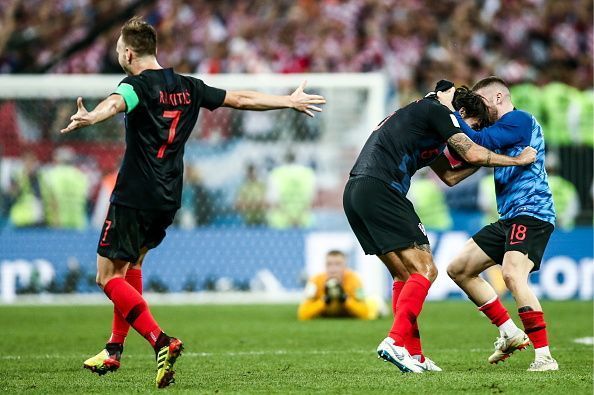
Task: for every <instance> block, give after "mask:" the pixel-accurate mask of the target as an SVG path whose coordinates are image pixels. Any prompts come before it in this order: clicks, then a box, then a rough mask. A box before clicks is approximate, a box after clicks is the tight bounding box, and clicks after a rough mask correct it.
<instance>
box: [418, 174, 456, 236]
mask: <svg viewBox="0 0 594 395" xmlns="http://www.w3.org/2000/svg"><path fill="white" fill-rule="evenodd" d="M406 196H407V198H408V199H409V200H410V201H411V202H412V203H413V204H414V206H415V210H416V211H417V214H418V215H419V218H420V219H421V222H422V223H423V226H424V227H425V228H426V229H427V230H436V231H445V230H449V229H451V228H452V225H453V221H452V216H451V215H450V209H449V208H448V205H447V203H446V197H445V193H444V192H443V191H442V190H441V188H440V187H439V185H437V182H436V181H435V180H434V179H433V178H431V177H430V175H429V168H428V167H426V168H423V169H420V170H419V171H418V172H417V174H416V175H415V178H414V180H413V181H412V182H411V183H410V189H409V190H408V194H407V195H406Z"/></svg>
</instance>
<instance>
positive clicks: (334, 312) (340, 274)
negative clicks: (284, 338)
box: [297, 250, 379, 320]
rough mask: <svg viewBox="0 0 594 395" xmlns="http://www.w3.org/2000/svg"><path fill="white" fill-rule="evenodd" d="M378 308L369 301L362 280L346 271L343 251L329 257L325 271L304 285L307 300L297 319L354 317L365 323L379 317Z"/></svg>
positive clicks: (327, 255) (350, 271) (298, 312)
mask: <svg viewBox="0 0 594 395" xmlns="http://www.w3.org/2000/svg"><path fill="white" fill-rule="evenodd" d="M378 314H379V305H378V304H377V302H375V301H373V300H370V299H366V298H365V296H364V293H363V284H362V283H361V279H360V278H359V276H358V275H357V273H355V272H354V271H352V270H349V269H348V268H347V258H346V255H345V254H344V253H343V252H342V251H338V250H332V251H329V252H328V253H327V254H326V271H325V272H324V273H320V274H317V275H315V276H313V277H311V278H310V279H309V280H308V282H307V285H306V286H305V300H304V301H303V302H301V304H300V305H299V309H298V311H297V318H299V319H300V320H310V319H312V318H317V317H352V318H359V319H363V320H367V319H374V318H377V316H378Z"/></svg>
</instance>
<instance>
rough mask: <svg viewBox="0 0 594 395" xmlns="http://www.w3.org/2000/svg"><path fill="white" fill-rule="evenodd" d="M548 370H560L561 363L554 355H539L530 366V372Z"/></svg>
mask: <svg viewBox="0 0 594 395" xmlns="http://www.w3.org/2000/svg"><path fill="white" fill-rule="evenodd" d="M548 370H559V364H558V363H557V361H555V360H554V359H553V357H549V356H546V357H537V358H536V359H535V360H534V362H532V363H531V364H530V367H529V368H528V371H529V372H546V371H548Z"/></svg>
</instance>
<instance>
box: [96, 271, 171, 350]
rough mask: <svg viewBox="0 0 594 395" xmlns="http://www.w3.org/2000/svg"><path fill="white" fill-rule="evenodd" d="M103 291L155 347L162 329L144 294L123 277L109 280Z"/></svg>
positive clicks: (123, 315) (127, 319)
mask: <svg viewBox="0 0 594 395" xmlns="http://www.w3.org/2000/svg"><path fill="white" fill-rule="evenodd" d="M103 291H104V292H105V294H106V295H107V297H108V298H109V299H111V301H112V302H113V304H114V306H115V308H116V310H117V311H119V312H120V314H121V315H122V317H125V319H126V321H128V323H130V325H132V327H133V328H134V329H135V330H136V331H137V332H138V333H140V334H141V335H142V336H143V337H144V338H146V339H147V340H148V341H149V343H151V345H152V346H153V347H154V346H155V343H156V341H157V338H158V337H159V334H160V333H161V329H160V328H159V325H158V324H157V322H156V321H155V319H154V318H153V316H152V314H151V312H150V310H149V308H148V305H147V304H146V301H145V300H144V299H143V298H142V295H140V293H138V291H137V290H136V289H134V287H133V286H132V285H130V284H129V283H128V282H127V281H126V280H125V279H123V278H121V277H116V278H112V279H111V280H109V281H108V282H107V284H105V287H104V289H103Z"/></svg>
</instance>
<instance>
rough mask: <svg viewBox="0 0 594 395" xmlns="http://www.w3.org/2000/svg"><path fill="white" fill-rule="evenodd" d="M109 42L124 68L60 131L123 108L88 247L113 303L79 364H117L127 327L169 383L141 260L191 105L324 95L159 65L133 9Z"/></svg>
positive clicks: (168, 201) (149, 34) (307, 100)
mask: <svg viewBox="0 0 594 395" xmlns="http://www.w3.org/2000/svg"><path fill="white" fill-rule="evenodd" d="M116 51H117V53H118V62H119V63H120V65H121V66H122V68H123V69H124V71H125V72H126V74H127V75H128V76H127V77H126V78H124V79H123V80H122V81H121V83H120V84H119V86H118V87H117V89H116V90H115V91H114V93H113V94H111V95H110V96H109V97H107V98H106V99H105V100H103V101H102V102H101V103H99V104H98V105H97V107H95V109H93V111H87V109H86V108H85V107H84V105H83V102H82V98H80V97H79V98H78V100H77V106H78V111H77V112H76V114H74V115H73V116H72V117H71V118H70V120H71V122H70V124H69V125H68V126H67V127H66V128H64V129H62V130H61V132H62V133H68V132H71V131H73V130H76V129H79V128H82V127H85V126H88V125H92V124H95V123H98V122H101V121H104V120H106V119H108V118H111V117H113V116H115V115H116V114H118V113H120V112H125V124H126V151H125V153H124V159H123V161H122V165H121V168H120V171H119V173H118V177H117V181H116V185H115V188H114V191H113V194H112V196H111V204H110V207H109V210H108V214H107V218H106V220H105V224H104V226H103V229H102V232H101V236H100V238H99V243H98V247H97V284H98V285H99V286H100V287H101V288H102V289H103V291H104V292H105V294H106V295H107V297H108V298H109V299H111V301H112V302H113V304H114V315H113V321H112V333H111V336H110V337H109V340H108V341H107V344H106V346H105V348H104V349H103V350H102V351H101V352H99V354H97V355H96V356H94V357H91V358H89V359H87V360H86V361H85V362H84V364H83V366H84V367H85V368H87V369H89V370H91V371H92V372H94V373H97V374H99V375H102V374H105V373H107V372H110V371H115V370H117V369H118V368H119V366H120V360H121V356H122V353H123V350H124V341H125V339H126V336H127V334H128V330H129V328H130V326H132V327H133V328H134V329H135V330H136V331H137V332H138V333H139V334H141V335H142V336H143V337H144V338H145V339H146V340H147V341H148V342H149V343H150V345H151V346H152V347H153V349H154V351H155V358H156V361H157V376H156V380H155V384H156V386H157V387H158V388H163V387H166V386H168V385H169V384H171V383H173V382H174V373H175V372H174V370H173V365H174V363H175V361H176V360H177V358H178V357H179V356H180V355H181V352H182V350H183V344H182V342H181V340H179V339H177V338H175V337H171V336H168V335H166V334H165V332H163V331H162V330H161V327H160V325H159V324H157V322H156V320H155V319H154V318H153V316H152V314H151V312H150V309H149V307H148V305H147V303H146V301H145V300H144V299H143V297H142V272H141V266H142V263H143V261H144V257H145V256H146V253H147V251H148V250H150V249H152V248H155V247H156V246H157V245H159V244H160V243H161V241H162V240H163V238H164V237H165V231H166V229H167V228H168V227H169V225H171V223H172V222H173V218H174V216H175V213H176V211H177V209H178V208H179V207H180V205H181V192H182V181H183V168H184V163H183V155H184V146H185V144H186V142H187V140H188V137H189V136H190V133H191V132H192V130H193V129H194V126H195V124H196V121H197V119H198V113H199V111H200V109H201V108H206V109H207V110H211V111H212V110H215V109H217V108H218V107H231V108H236V109H242V110H257V111H265V110H274V109H283V108H292V109H294V110H296V111H299V112H302V113H304V114H306V115H308V116H311V117H313V116H314V112H316V111H317V112H319V111H322V110H321V109H320V108H319V107H317V106H316V105H318V104H324V103H325V102H326V101H325V99H324V98H323V97H322V96H319V95H310V94H307V93H305V92H304V91H303V89H304V88H305V82H303V83H302V84H301V85H300V86H299V87H298V88H297V89H296V90H295V91H294V92H293V93H292V94H291V95H283V96H279V95H269V94H264V93H260V92H255V91H225V90H222V89H218V88H214V87H210V86H208V85H206V84H205V83H204V82H203V81H201V80H200V79H197V78H194V77H190V76H184V75H180V74H177V73H175V72H174V71H173V69H171V68H163V67H161V65H160V64H159V63H158V61H157V59H156V54H157V33H156V31H155V29H154V28H153V27H152V26H150V25H149V24H148V23H146V22H145V21H143V20H142V19H141V18H138V17H134V18H132V19H130V20H129V21H128V22H126V23H125V24H124V26H123V27H122V30H121V35H120V37H119V39H118V42H117V46H116Z"/></svg>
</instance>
